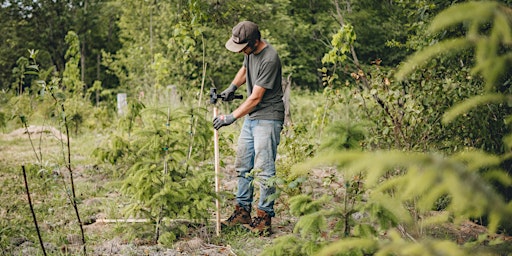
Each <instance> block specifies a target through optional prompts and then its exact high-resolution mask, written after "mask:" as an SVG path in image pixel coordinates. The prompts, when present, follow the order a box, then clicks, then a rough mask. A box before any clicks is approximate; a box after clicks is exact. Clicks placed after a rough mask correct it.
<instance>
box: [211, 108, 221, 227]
mask: <svg viewBox="0 0 512 256" xmlns="http://www.w3.org/2000/svg"><path fill="white" fill-rule="evenodd" d="M218 112H219V110H218V109H217V106H216V105H213V118H215V117H216V116H217V115H218ZM213 139H214V144H213V145H214V148H215V194H216V195H217V198H216V199H215V207H216V208H217V212H216V214H217V216H216V229H215V231H216V234H217V236H220V202H219V198H218V196H219V172H220V170H219V166H220V157H219V131H218V130H217V129H214V130H213Z"/></svg>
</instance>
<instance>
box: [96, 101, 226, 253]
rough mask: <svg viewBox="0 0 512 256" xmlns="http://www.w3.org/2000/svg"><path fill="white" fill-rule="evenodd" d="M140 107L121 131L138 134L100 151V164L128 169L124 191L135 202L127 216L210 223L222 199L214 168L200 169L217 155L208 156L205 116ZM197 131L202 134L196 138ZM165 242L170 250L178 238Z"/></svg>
mask: <svg viewBox="0 0 512 256" xmlns="http://www.w3.org/2000/svg"><path fill="white" fill-rule="evenodd" d="M138 106H139V107H140V108H131V109H132V111H131V112H130V111H129V113H128V114H127V116H128V117H127V118H126V119H124V120H131V121H130V122H129V123H128V124H125V125H121V126H120V128H121V129H130V130H133V133H132V134H131V135H129V136H128V138H125V137H123V136H114V137H112V138H111V139H110V140H108V141H106V143H105V144H104V145H103V146H102V147H101V149H98V150H96V151H95V155H96V156H97V157H98V158H99V159H100V160H102V161H109V162H110V163H112V164H115V165H116V166H125V167H126V168H127V170H126V171H125V172H122V173H121V175H122V176H123V177H124V180H123V183H122V190H121V191H122V192H123V193H124V194H126V195H127V196H129V197H130V198H132V200H133V201H132V203H130V205H129V206H128V207H126V209H125V210H126V212H125V213H126V215H127V216H139V215H141V214H142V215H143V216H144V217H146V218H149V219H151V220H152V221H153V222H155V223H157V225H159V223H160V221H161V218H162V217H163V216H165V217H167V218H171V219H173V218H188V219H193V220H204V219H206V218H207V217H208V216H209V210H210V209H211V208H212V207H213V202H214V198H215V197H216V195H215V193H214V190H213V185H212V167H211V166H209V165H202V164H199V161H202V160H203V159H205V158H207V157H211V153H209V152H210V151H211V150H208V151H209V152H206V150H203V149H205V148H208V145H209V141H210V139H211V136H212V132H211V129H206V128H204V129H203V128H202V127H208V128H209V127H210V126H209V125H207V124H209V123H208V121H206V120H204V119H203V118H200V117H201V116H202V115H200V113H201V112H202V110H200V111H199V112H197V111H196V110H185V109H172V111H170V108H168V111H167V112H166V111H161V110H160V109H159V108H143V105H142V103H139V104H138ZM135 109H136V110H135ZM129 116H132V117H129ZM135 117H137V120H134V118H135ZM194 121H195V122H196V123H193V122H194ZM193 125H194V126H196V127H197V129H194V131H195V134H194V136H191V131H192V129H193V128H192V126H193ZM174 235H176V234H174ZM157 238H158V237H157ZM160 239H163V240H162V241H165V243H166V244H167V243H171V242H172V241H174V239H175V237H174V238H173V235H170V234H168V235H165V234H164V236H163V237H160Z"/></svg>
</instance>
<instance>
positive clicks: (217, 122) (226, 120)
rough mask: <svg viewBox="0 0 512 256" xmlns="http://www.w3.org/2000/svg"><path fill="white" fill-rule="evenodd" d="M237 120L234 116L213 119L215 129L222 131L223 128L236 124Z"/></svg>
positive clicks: (221, 116)
mask: <svg viewBox="0 0 512 256" xmlns="http://www.w3.org/2000/svg"><path fill="white" fill-rule="evenodd" d="M235 120H236V118H235V117H234V116H233V114H229V115H220V116H216V117H215V118H214V119H213V128H215V130H218V129H220V128H221V127H222V126H227V125H230V124H232V123H233V122H235Z"/></svg>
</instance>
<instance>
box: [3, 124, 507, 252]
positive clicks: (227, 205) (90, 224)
mask: <svg viewBox="0 0 512 256" xmlns="http://www.w3.org/2000/svg"><path fill="white" fill-rule="evenodd" d="M29 133H30V134H31V135H33V136H34V135H37V134H40V133H44V134H46V136H47V137H48V138H50V139H61V138H63V135H62V134H60V132H59V131H57V130H56V129H52V128H49V127H46V128H45V127H29ZM27 137H28V134H27V133H26V130H25V129H20V130H16V131H13V132H11V133H9V134H0V142H1V141H10V140H17V139H27ZM14 151H15V150H14ZM25 153H27V154H30V153H31V152H25ZM32 153H33V152H32ZM9 154H10V155H9ZM0 155H3V157H14V155H15V153H13V152H12V149H10V148H9V146H2V145H1V144H0ZM86 168H88V167H81V168H77V175H76V179H77V182H78V183H81V182H82V183H97V184H95V185H96V186H102V183H104V182H106V180H104V179H105V177H101V174H95V175H88V174H86V173H85V172H83V173H81V170H84V169H86ZM222 174H223V175H222V178H221V183H220V184H222V185H221V190H222V191H227V192H230V193H234V192H235V191H236V184H237V183H236V173H235V171H234V168H232V166H227V167H225V168H223V169H222ZM332 175H335V171H334V170H332V169H325V170H324V169H318V170H313V171H312V172H311V176H310V179H309V181H308V188H307V189H309V190H310V191H309V192H315V193H320V194H321V193H324V192H325V191H322V190H325V189H339V188H334V187H326V186H325V184H324V180H325V179H326V178H327V177H331V176H332ZM1 177H2V176H1V175H0V179H1ZM118 196H120V194H119V193H118V192H116V191H112V193H107V194H106V195H104V198H97V197H96V198H88V199H86V200H84V201H83V202H82V204H81V206H80V207H95V206H96V205H98V204H101V202H102V201H104V200H113V199H115V198H116V197H118ZM232 205H233V202H229V201H228V202H223V205H222V209H221V211H222V216H221V218H223V219H225V218H227V217H229V215H230V213H231V211H232ZM275 207H276V212H277V215H276V217H275V218H273V219H272V223H273V234H272V235H271V236H270V237H256V236H254V237H249V238H248V240H247V241H245V242H246V243H247V245H248V246H247V247H246V248H244V249H243V250H240V248H235V247H239V246H240V245H229V244H222V245H218V243H217V244H216V241H218V239H215V237H214V236H215V232H214V228H213V227H214V226H215V225H214V222H212V223H211V225H210V226H208V227H205V226H202V225H197V226H195V228H193V229H190V231H189V234H188V235H186V236H183V237H181V238H180V240H179V241H178V242H176V243H175V244H174V246H173V247H172V248H165V247H163V246H161V245H158V244H155V243H154V242H151V241H148V239H133V240H131V241H128V240H126V239H124V238H121V237H115V238H113V239H107V240H105V241H102V240H98V239H95V240H94V241H91V242H88V243H86V245H87V247H86V249H87V251H88V255H209V256H224V255H230V256H231V255H258V254H259V253H261V251H262V250H263V249H264V248H265V247H266V246H269V245H271V244H272V240H273V239H275V238H277V237H280V236H283V235H287V234H290V233H292V232H293V228H294V225H295V223H296V222H297V218H295V217H293V216H291V215H290V214H289V212H288V211H287V210H286V209H285V207H284V206H283V205H282V204H281V201H280V200H277V201H276V206H275ZM108 215H109V214H108V213H107V212H106V211H99V212H97V213H95V214H94V216H86V217H84V223H85V225H84V231H85V234H86V236H87V237H101V234H102V233H108V232H110V231H111V230H113V229H119V228H120V224H119V223H116V222H115V221H114V220H115V219H112V218H110V219H109V218H108ZM0 216H1V215H0ZM214 217H215V215H214V214H213V213H212V219H214ZM118 220H121V221H126V220H123V219H118ZM109 221H110V222H109ZM132 221H133V223H124V224H122V225H137V224H136V222H137V221H140V220H132ZM122 225H121V227H123V226H122ZM439 228H440V229H443V230H442V232H444V233H446V234H448V233H449V235H450V236H451V237H455V238H456V240H457V241H456V242H458V243H463V242H466V241H470V240H474V239H476V238H477V237H478V236H479V235H480V234H483V233H485V232H486V229H485V227H483V226H480V225H478V224H476V223H473V222H469V221H468V222H466V223H463V224H462V225H460V226H458V227H455V226H445V227H439ZM1 229H2V227H0V230H1ZM66 239H67V241H68V243H67V244H66V245H65V246H62V247H60V248H57V247H56V246H55V245H53V244H50V243H46V244H45V248H46V250H47V252H48V253H49V254H50V255H62V254H68V255H75V254H78V253H80V252H81V251H82V245H81V244H82V242H81V238H80V236H78V235H77V234H74V235H67V237H66ZM251 240H254V241H251ZM504 240H506V241H509V242H512V239H511V238H510V237H504ZM243 242H244V241H242V243H243ZM6 253H7V254H6ZM9 254H13V255H42V253H41V248H40V246H39V244H37V243H34V242H32V241H29V239H25V238H23V237H12V238H11V241H10V247H9V251H8V252H6V251H2V255H9Z"/></svg>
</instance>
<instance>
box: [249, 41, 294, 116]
mask: <svg viewBox="0 0 512 256" xmlns="http://www.w3.org/2000/svg"><path fill="white" fill-rule="evenodd" d="M244 66H245V68H246V69H247V73H246V83H247V95H250V94H251V93H252V90H253V88H254V86H255V85H258V86H261V87H263V88H265V89H266V90H265V94H264V95H263V99H261V101H260V103H259V104H258V105H256V107H254V109H253V110H252V111H251V112H250V113H249V119H251V120H284V102H283V88H282V86H281V80H282V74H281V72H282V71H281V60H280V59H279V55H278V54H277V52H276V50H275V49H274V47H272V46H271V45H270V44H269V43H267V47H265V48H264V49H263V50H262V51H261V52H259V53H258V54H257V55H255V54H250V55H249V56H245V57H244Z"/></svg>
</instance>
